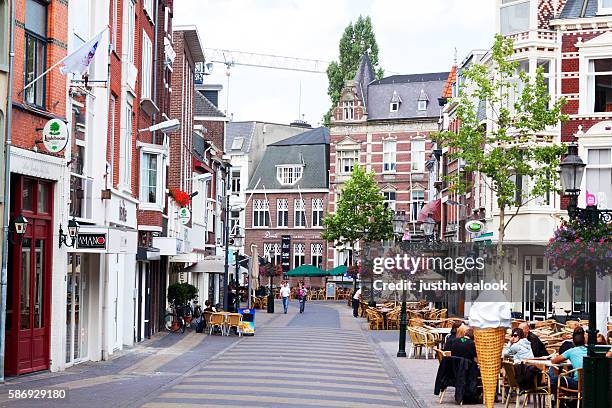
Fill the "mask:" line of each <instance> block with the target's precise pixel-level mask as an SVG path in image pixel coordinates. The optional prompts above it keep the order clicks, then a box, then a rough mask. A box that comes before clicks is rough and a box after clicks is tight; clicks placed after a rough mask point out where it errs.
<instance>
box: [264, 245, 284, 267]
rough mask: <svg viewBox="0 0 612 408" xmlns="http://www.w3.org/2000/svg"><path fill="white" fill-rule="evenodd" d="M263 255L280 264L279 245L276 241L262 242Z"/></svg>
mask: <svg viewBox="0 0 612 408" xmlns="http://www.w3.org/2000/svg"><path fill="white" fill-rule="evenodd" d="M263 245H264V247H263V252H264V253H263V256H264V258H266V259H267V260H268V262H272V263H273V264H274V265H280V264H281V245H280V244H279V243H276V242H264V244H263Z"/></svg>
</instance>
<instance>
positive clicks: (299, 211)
mask: <svg viewBox="0 0 612 408" xmlns="http://www.w3.org/2000/svg"><path fill="white" fill-rule="evenodd" d="M293 210H294V218H293V226H294V227H296V228H301V227H305V226H306V203H305V202H304V200H303V199H297V200H294V201H293Z"/></svg>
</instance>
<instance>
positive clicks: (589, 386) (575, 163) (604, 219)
mask: <svg viewBox="0 0 612 408" xmlns="http://www.w3.org/2000/svg"><path fill="white" fill-rule="evenodd" d="M559 167H560V170H559V173H560V180H561V187H562V188H563V191H564V193H565V195H566V196H569V203H568V206H567V213H568V215H569V217H570V219H572V220H581V221H582V222H583V223H584V225H585V228H593V227H595V226H597V225H598V224H600V223H604V224H607V223H610V222H612V211H610V210H598V209H597V206H596V205H587V207H586V208H579V207H578V196H579V195H580V183H581V182H582V176H583V175H584V168H585V167H586V164H585V163H584V162H583V161H582V159H580V156H578V146H577V145H575V144H571V145H569V146H568V149H567V156H565V158H564V159H563V160H562V161H561V163H560V165H559ZM585 272H586V273H588V284H589V330H588V334H589V336H588V340H589V341H588V353H589V354H588V358H586V359H585V364H584V365H585V392H584V396H585V401H584V402H585V406H587V407H589V406H590V407H595V406H600V405H601V400H600V399H599V397H597V395H596V394H598V391H602V392H603V393H605V390H596V389H595V388H597V387H596V383H597V381H598V379H597V378H596V377H598V374H597V373H598V371H599V366H600V365H602V364H605V358H601V357H600V356H596V353H595V344H596V342H597V310H596V309H597V301H596V293H597V291H596V289H595V285H596V284H597V278H596V276H595V271H593V270H591V271H585ZM599 360H603V361H599ZM600 363H602V364H600ZM602 395H603V394H602ZM598 401H599V402H598ZM604 405H605V403H604Z"/></svg>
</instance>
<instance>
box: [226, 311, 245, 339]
mask: <svg viewBox="0 0 612 408" xmlns="http://www.w3.org/2000/svg"><path fill="white" fill-rule="evenodd" d="M232 327H235V328H236V333H238V336H242V315H241V314H239V313H230V314H228V315H227V320H226V321H225V334H226V335H228V336H229V333H230V330H231V329H232Z"/></svg>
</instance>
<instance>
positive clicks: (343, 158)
mask: <svg viewBox="0 0 612 408" xmlns="http://www.w3.org/2000/svg"><path fill="white" fill-rule="evenodd" d="M336 156H337V160H338V173H341V174H350V173H351V172H352V171H353V166H354V165H355V164H359V151H358V150H338V151H337V152H336Z"/></svg>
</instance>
